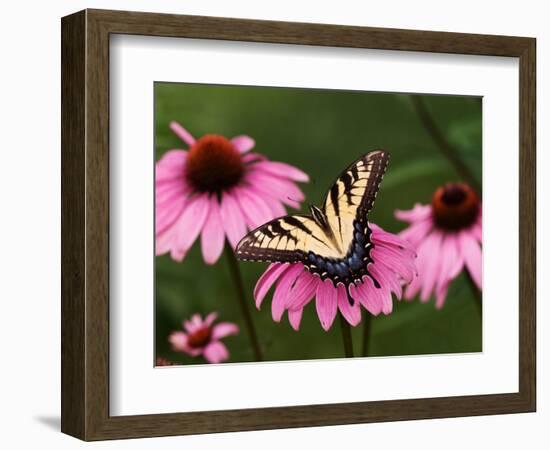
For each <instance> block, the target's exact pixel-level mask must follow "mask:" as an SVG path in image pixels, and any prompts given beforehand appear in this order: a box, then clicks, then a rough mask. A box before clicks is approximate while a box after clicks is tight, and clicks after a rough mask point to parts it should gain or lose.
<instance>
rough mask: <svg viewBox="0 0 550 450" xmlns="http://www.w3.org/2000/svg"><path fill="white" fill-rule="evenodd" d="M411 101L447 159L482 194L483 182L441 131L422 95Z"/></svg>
mask: <svg viewBox="0 0 550 450" xmlns="http://www.w3.org/2000/svg"><path fill="white" fill-rule="evenodd" d="M410 98H411V102H412V105H413V107H414V110H415V111H416V114H417V115H418V117H419V118H420V121H421V122H422V125H423V126H424V128H425V130H426V131H427V132H428V134H429V135H430V136H431V138H432V139H433V140H434V142H435V143H436V144H437V148H438V149H439V151H440V152H441V153H442V154H443V156H445V158H447V160H448V161H449V162H450V163H451V164H452V165H453V167H454V168H455V170H456V171H457V172H458V174H459V175H460V176H461V177H462V178H463V179H464V181H466V182H468V183H469V184H470V186H472V188H473V189H475V190H476V191H477V193H478V195H480V196H481V184H480V183H479V181H478V180H477V178H476V177H475V176H474V174H473V173H472V171H471V170H470V168H469V167H468V166H467V165H466V163H464V161H462V159H461V158H460V156H459V154H460V151H459V150H458V149H456V148H455V147H454V146H453V145H452V144H451V143H450V142H449V141H448V140H447V139H446V138H445V136H444V134H443V133H442V132H441V130H440V129H439V127H438V126H437V124H436V123H435V120H434V119H433V118H432V116H431V115H430V112H429V111H428V108H427V107H426V103H425V102H424V100H423V99H422V96H420V95H411V96H410Z"/></svg>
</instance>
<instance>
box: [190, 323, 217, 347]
mask: <svg viewBox="0 0 550 450" xmlns="http://www.w3.org/2000/svg"><path fill="white" fill-rule="evenodd" d="M211 337H212V331H211V330H210V327H203V328H199V329H198V330H196V331H194V332H193V333H189V334H188V335H187V343H188V344H189V347H193V348H200V347H204V346H205V345H206V344H208V343H209V342H210V338H211Z"/></svg>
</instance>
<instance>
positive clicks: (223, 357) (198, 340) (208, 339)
mask: <svg viewBox="0 0 550 450" xmlns="http://www.w3.org/2000/svg"><path fill="white" fill-rule="evenodd" d="M217 317H218V315H217V314H216V313H214V312H213V313H210V314H208V316H206V318H205V319H204V320H202V318H201V316H200V314H194V315H193V317H191V320H184V321H183V328H184V330H185V332H184V331H174V332H172V334H170V337H169V338H168V340H169V341H170V343H171V344H172V348H173V349H174V351H176V352H183V353H187V354H188V355H190V356H199V355H202V356H203V357H204V359H206V361H208V362H209V363H212V364H217V363H220V362H223V361H227V359H229V351H228V350H227V347H226V346H225V345H224V344H223V343H222V342H221V339H222V338H224V337H226V336H230V335H232V334H237V333H238V332H239V328H238V327H237V325H235V324H234V323H231V322H220V323H218V324H216V325H214V321H215V320H216V319H217Z"/></svg>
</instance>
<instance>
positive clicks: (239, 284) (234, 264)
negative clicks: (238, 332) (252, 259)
mask: <svg viewBox="0 0 550 450" xmlns="http://www.w3.org/2000/svg"><path fill="white" fill-rule="evenodd" d="M225 255H226V258H227V262H228V264H229V271H230V272H231V278H232V279H233V283H234V284H235V288H236V290H237V298H238V300H239V306H240V307H241V313H242V315H243V319H244V323H245V324H246V329H247V331H248V337H249V339H250V344H251V345H252V351H253V352H254V358H255V360H256V361H263V357H262V350H261V348H260V343H259V342H258V335H257V334H256V329H255V328H254V322H253V321H252V316H251V315H250V310H249V309H248V303H247V301H246V294H245V291H244V285H243V278H242V275H241V271H240V269H239V263H238V261H237V258H235V253H233V249H232V248H231V246H230V245H229V244H227V243H226V245H225Z"/></svg>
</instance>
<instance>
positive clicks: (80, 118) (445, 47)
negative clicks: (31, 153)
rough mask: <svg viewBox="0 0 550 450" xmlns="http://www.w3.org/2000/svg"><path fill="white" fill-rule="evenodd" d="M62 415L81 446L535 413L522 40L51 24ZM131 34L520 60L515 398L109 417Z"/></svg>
mask: <svg viewBox="0 0 550 450" xmlns="http://www.w3.org/2000/svg"><path fill="white" fill-rule="evenodd" d="M61 25H62V27H61V29H62V133H61V134H62V243H63V244H62V346H61V350H62V405H61V406H62V408H61V410H62V416H61V429H62V431H63V432H64V433H67V434H70V435H73V436H76V437H78V438H81V439H84V440H99V439H116V438H130V437H147V436H167V435H180V434H195V433H214V432H224V431H244V430H260V429H273V428H287V427H306V426H320V425H337V424H350V423H364V422H381V421H393V420H410V419H425V418H437V417H457V416H473V415H485V414H502V413H516V412H529V411H535V406H536V398H535V385H536V370H535V356H536V350H535V345H536V340H535V298H536V293H535V279H536V275H535V269H536V267H535V241H536V236H535V232H536V229H535V214H536V212H535V185H536V181H535V168H536V161H535V138H536V135H535V48H536V47H535V46H536V41H535V39H533V38H525V37H506V36H488V35H474V34H460V33H446V32H432V31H412V30H397V29H382V28H363V27H350V26H336V25H319V24H305V23H287V22H271V21H256V20H240V19H226V18H216V17H199V16H179V15H169V14H150V13H135V12H122V11H103V10H85V11H81V12H78V13H76V14H73V15H70V16H67V17H64V18H63V19H62V24H61ZM115 33H120V34H136V35H146V36H170V37H182V38H202V39H221V40H232V41H252V42H269V43H284V44H305V45H316V46H333V47H354V48H369V49H385V50H408V51H421V52H434V53H460V54H468V55H494V56H509V57H518V58H519V66H520V68H519V71H520V101H519V105H518V107H519V109H518V111H519V115H520V141H519V158H520V192H519V194H520V202H519V205H518V206H519V217H520V226H519V239H520V261H519V267H518V270H519V275H520V284H519V298H520V308H519V339H520V341H519V342H520V348H519V392H516V393H506V394H494V395H475V396H463V397H445V398H422V399H408V400H392V401H376V402H360V403H343V404H326V405H318V406H290V407H277V408H261V409H246V410H231V411H213V412H192V413H174V414H156V415H142V416H120V417H118V416H117V417H111V416H109V407H108V405H109V101H108V99H109V35H110V34H115Z"/></svg>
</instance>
